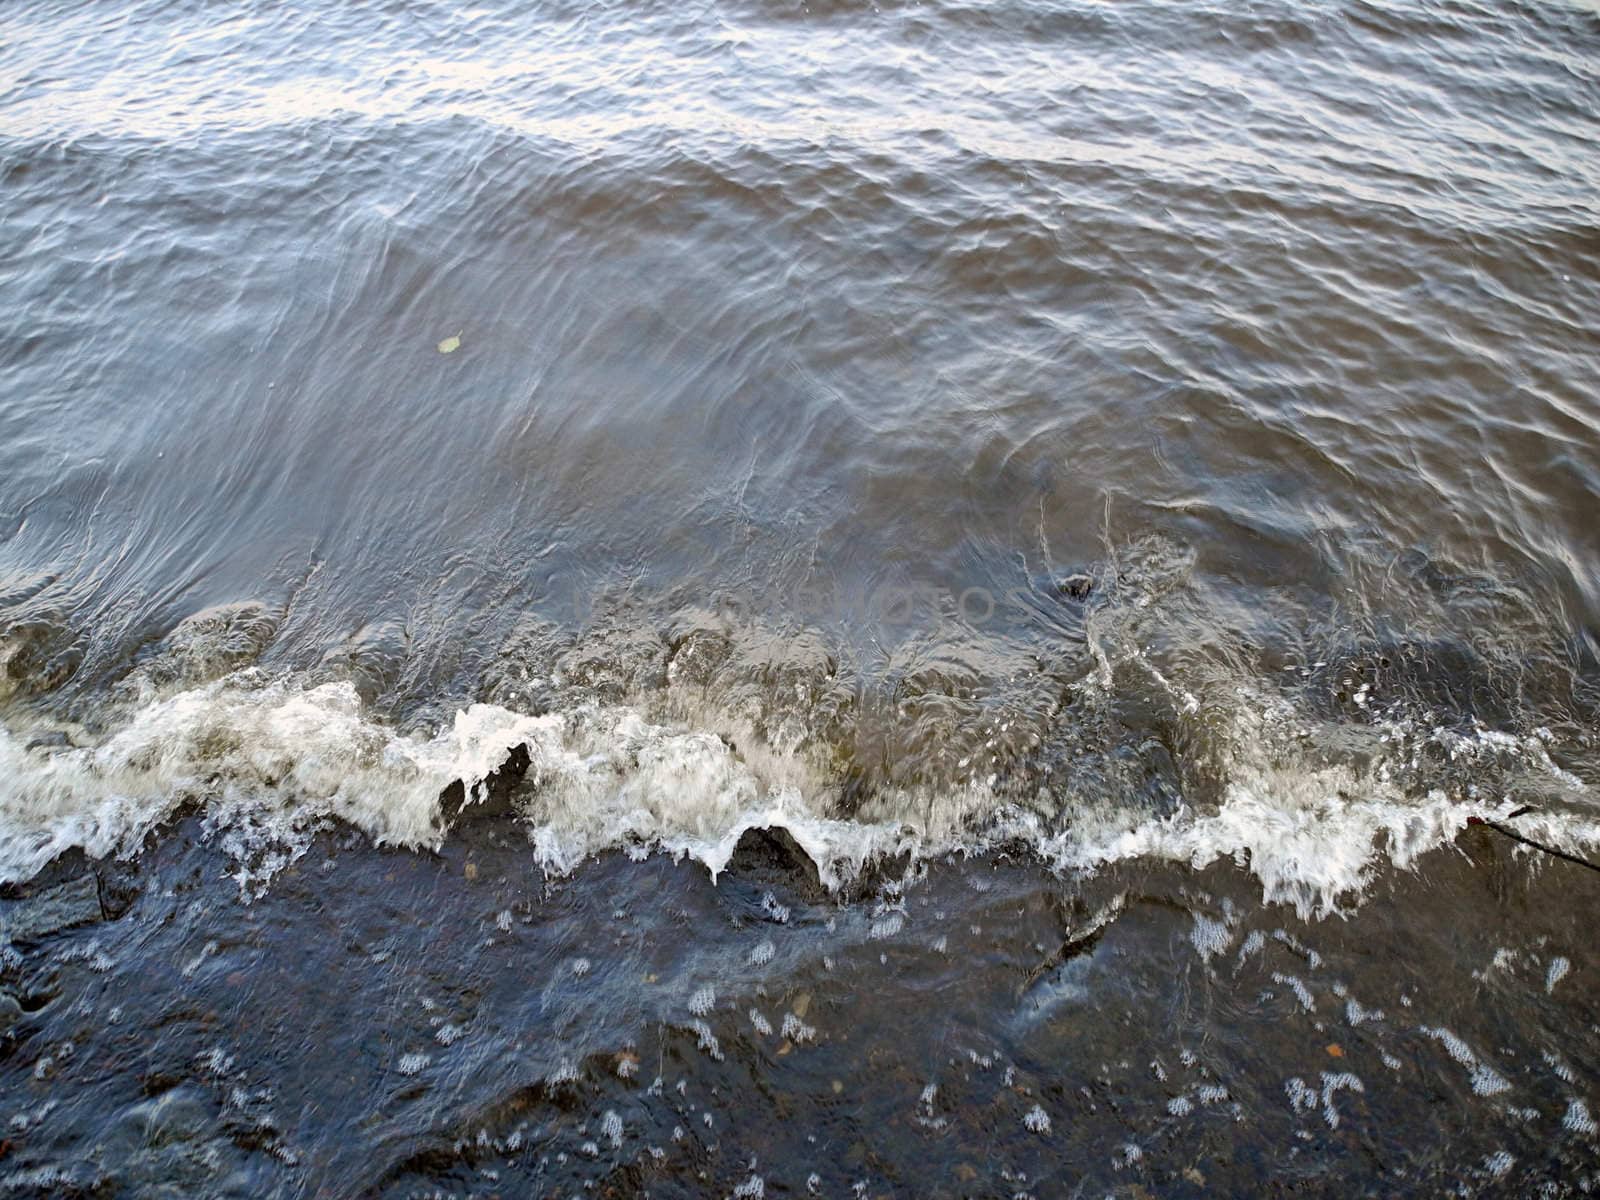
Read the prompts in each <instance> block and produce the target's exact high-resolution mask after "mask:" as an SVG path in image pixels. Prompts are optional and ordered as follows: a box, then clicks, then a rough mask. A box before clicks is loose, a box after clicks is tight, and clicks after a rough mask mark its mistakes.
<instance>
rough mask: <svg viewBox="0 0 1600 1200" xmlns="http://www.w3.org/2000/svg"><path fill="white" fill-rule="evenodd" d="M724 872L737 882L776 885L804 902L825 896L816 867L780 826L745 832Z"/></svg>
mask: <svg viewBox="0 0 1600 1200" xmlns="http://www.w3.org/2000/svg"><path fill="white" fill-rule="evenodd" d="M726 869H727V872H728V873H729V874H730V875H733V876H736V877H737V878H739V879H743V880H748V881H750V882H752V883H764V884H772V885H777V886H779V887H782V888H785V889H787V890H789V891H791V892H794V893H796V894H798V895H800V896H803V897H804V898H805V899H807V900H811V901H820V900H822V899H824V898H826V897H827V895H828V889H827V888H826V887H825V886H824V885H823V882H822V877H821V875H819V874H818V872H817V864H816V863H814V862H812V861H811V856H810V855H809V854H807V853H806V852H805V850H803V849H802V848H801V846H800V843H799V842H797V841H795V839H794V835H793V834H791V833H790V832H789V831H788V830H787V829H784V828H782V827H774V828H771V829H746V830H745V831H744V832H743V833H742V834H740V835H739V841H738V844H737V845H736V846H734V848H733V854H732V856H731V857H730V858H729V859H728V866H727V868H726Z"/></svg>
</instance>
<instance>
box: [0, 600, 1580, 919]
mask: <svg viewBox="0 0 1600 1200" xmlns="http://www.w3.org/2000/svg"><path fill="white" fill-rule="evenodd" d="M1125 579H1126V577H1125ZM1125 579H1124V582H1125ZM1090 585H1093V586H1095V587H1098V588H1099V589H1100V590H1101V591H1102V592H1108V591H1110V590H1111V589H1112V587H1113V585H1114V581H1112V580H1109V579H1107V580H1103V581H1102V582H1101V583H1100V584H1094V581H1090V583H1089V584H1085V585H1084V586H1090ZM1149 596H1150V593H1149V592H1145V593H1142V594H1141V596H1139V597H1135V600H1134V602H1133V603H1131V604H1129V603H1123V602H1119V603H1115V604H1105V605H1104V606H1102V607H1100V608H1099V609H1095V608H1094V606H1093V605H1090V606H1089V609H1088V610H1087V611H1086V612H1085V613H1084V614H1083V617H1084V620H1083V622H1082V626H1081V629H1080V630H1079V634H1080V636H1077V637H1069V638H1063V639H1062V646H1061V648H1060V649H1059V651H1057V652H1055V653H1054V654H1053V655H1048V654H1041V653H1040V652H1039V650H1038V648H1037V645H1028V646H1025V645H1022V644H1018V645H1013V646H1008V645H1007V644H1006V643H1005V641H1004V639H1003V638H997V637H995V636H992V635H991V636H988V637H986V638H984V639H981V640H980V639H977V638H975V637H966V638H963V637H961V636H957V635H955V634H952V632H951V631H950V630H948V629H946V630H943V631H942V632H941V633H939V634H938V635H937V636H935V635H928V636H926V637H923V638H920V639H919V638H917V637H912V638H908V639H907V640H906V641H905V642H904V643H902V645H901V646H900V647H898V648H897V649H896V650H895V651H894V652H893V653H892V654H891V655H890V656H889V659H888V661H886V662H880V663H878V664H877V665H876V667H875V668H874V673H873V674H872V676H871V678H870V680H869V679H867V678H866V677H865V675H864V673H863V672H864V669H863V668H862V667H861V666H860V664H855V665H851V664H849V663H847V662H845V661H843V660H842V658H841V655H840V654H839V653H838V652H837V651H836V650H835V649H830V648H829V647H828V645H827V644H826V643H825V641H824V640H823V639H822V638H821V637H820V635H817V634H815V633H814V632H807V631H794V630H788V631H782V630H774V629H772V628H768V627H765V626H762V625H760V624H759V623H755V622H750V623H746V624H743V625H739V624H735V623H733V622H730V621H728V620H724V619H721V618H718V617H716V616H715V615H714V614H709V613H706V612H703V611H699V610H687V611H683V612H679V613H677V614H675V615H674V616H673V617H672V619H671V620H669V621H668V622H667V623H666V624H665V625H664V626H655V625H651V624H649V623H645V622H639V621H637V620H633V621H632V623H630V622H629V621H624V620H622V619H620V618H619V619H617V620H614V621H613V622H612V623H611V624H610V625H609V626H607V627H603V628H597V629H595V630H591V631H590V632H589V633H587V634H585V635H583V636H576V635H572V634H563V633H561V632H560V631H558V630H556V629H554V627H551V626H547V625H542V624H538V623H532V624H530V625H527V626H525V627H524V628H523V629H522V630H521V631H520V632H519V633H518V634H517V635H516V636H515V637H513V638H512V639H510V640H509V641H508V643H507V645H506V646H505V647H504V648H503V650H502V652H501V654H500V655H499V656H498V657H497V658H496V659H495V661H494V662H493V663H491V664H490V665H489V667H488V668H486V670H485V674H484V678H483V680H482V681H481V684H480V687H479V689H478V691H479V693H480V694H479V696H478V697H477V698H475V699H472V700H467V701H464V702H462V703H460V704H459V705H458V706H455V711H454V712H453V714H450V713H445V714H443V715H434V716H430V715H429V711H430V710H428V709H426V708H424V709H420V710H418V714H413V715H412V716H411V717H410V718H409V719H407V718H405V717H403V716H400V715H397V712H396V711H395V710H394V708H393V706H392V705H391V706H389V707H388V708H387V709H386V707H385V705H384V703H383V702H382V701H381V699H380V697H379V691H380V690H381V689H380V688H379V687H378V686H377V685H374V684H373V681H372V679H371V678H370V677H369V676H363V675H361V674H360V672H356V671H352V670H351V669H350V664H349V661H347V660H343V659H339V658H337V656H335V658H334V659H332V660H330V661H332V662H333V663H334V664H335V666H334V667H331V668H330V667H329V666H328V665H327V664H324V666H323V667H322V668H319V669H318V670H313V671H306V670H290V669H279V670H274V669H271V668H269V667H266V666H264V665H261V664H259V663H255V662H246V663H245V665H240V664H241V661H245V660H250V659H252V658H253V657H256V656H258V655H259V652H260V650H261V649H262V647H263V646H264V645H266V644H267V642H268V641H270V630H271V625H272V622H271V621H270V620H268V619H266V618H263V616H262V615H261V613H260V612H259V611H258V610H257V609H254V608H251V607H249V606H244V607H242V608H240V609H239V610H237V611H233V612H228V613H223V614H221V615H219V614H216V613H210V614H205V615H204V616H203V617H202V618H201V619H198V620H192V621H190V622H186V623H185V624H184V625H182V626H180V627H179V629H178V630H175V631H174V633H173V635H171V636H169V637H168V638H167V639H166V640H165V642H164V643H163V645H162V647H161V649H160V652H159V653H157V654H155V655H153V656H151V657H150V658H149V659H148V660H147V661H145V662H144V663H143V664H141V666H140V667H139V668H138V669H136V670H135V671H134V672H133V673H132V674H131V675H130V676H129V677H128V678H127V679H125V680H123V681H122V682H121V683H120V684H119V685H118V686H117V687H116V688H114V689H112V691H113V694H114V695H115V696H116V697H117V700H116V703H115V704H113V705H112V706H111V707H110V708H109V709H108V710H107V711H106V712H103V713H100V714H99V715H98V719H97V720H96V721H95V722H92V723H72V722H63V721H59V720H57V721H54V722H51V721H50V720H47V719H45V718H44V717H43V716H41V715H40V712H39V711H38V710H30V709H27V708H23V707H19V706H16V705H13V706H12V713H11V717H10V723H9V724H8V725H7V726H6V727H4V728H0V772H3V776H4V778H5V780H6V781H7V782H6V784H5V787H4V790H3V791H0V876H3V877H4V879H6V880H17V879H22V878H26V877H28V876H30V875H32V874H33V873H35V872H37V871H38V870H39V869H40V868H41V867H42V866H43V865H44V864H45V863H47V862H49V861H50V860H51V859H52V858H54V857H55V856H57V855H58V854H60V853H62V852H64V851H66V850H68V849H69V848H72V847H81V848H82V849H83V850H84V851H86V852H87V853H89V854H90V855H93V856H97V857H101V856H107V855H115V854H124V855H125V854H131V853H135V852H137V850H138V849H139V848H140V847H141V846H142V845H143V844H144V842H145V839H147V838H148V837H149V836H151V834H152V833H153V832H154V831H155V830H156V829H157V828H158V827H159V826H160V825H161V824H162V823H163V822H166V821H168V820H170V819H171V818H173V817H174V816H175V815H178V814H179V813H181V812H185V811H194V810H196V809H198V810H200V811H203V813H204V814H205V820H206V822H207V825H208V828H209V829H210V830H211V831H212V833H213V835H214V836H215V837H216V839H217V840H218V842H219V844H220V845H221V846H222V847H223V848H224V849H225V850H226V851H227V852H228V854H230V855H231V856H232V857H233V858H234V859H235V860H236V862H237V868H238V878H239V880H240V884H241V887H242V888H243V889H244V890H245V891H246V893H247V894H249V893H253V892H255V891H257V890H259V889H260V888H262V887H264V886H266V885H267V884H268V883H269V881H270V879H271V877H272V875H273V874H274V873H275V872H276V871H277V870H278V869H280V868H281V867H282V866H283V865H284V864H286V863H287V862H290V861H292V860H293V858H294V857H296V856H297V855H298V854H300V853H303V852H304V850H305V848H306V847H307V846H309V844H310V839H311V836H312V834H313V833H314V832H315V831H316V830H318V829H320V828H323V827H325V826H326V825H327V824H328V823H330V822H342V823H345V824H348V825H350V826H353V827H355V828H357V829H359V830H361V831H363V832H364V833H366V834H367V835H369V836H370V837H371V838H373V839H374V840H376V841H377V842H379V843H382V844H388V845H395V846H402V847H410V848H417V849H425V848H430V847H438V846H439V845H440V844H441V843H442V842H443V841H444V839H446V838H448V837H449V836H451V834H452V831H453V830H455V829H457V828H458V827H459V826H460V825H461V824H462V823H463V822H470V821H472V820H474V819H476V818H477V817H478V816H479V815H480V814H483V813H487V812H489V811H491V809H492V810H494V811H495V812H496V813H497V814H499V815H504V816H508V817H511V818H513V819H515V820H516V821H518V822H520V824H521V825H522V826H523V827H524V828H525V830H526V833H527V836H528V839H529V843H530V853H531V858H532V861H533V862H534V863H535V864H536V865H537V867H538V868H539V869H542V870H543V871H546V872H550V873H556V874H564V873H568V872H571V871H572V870H574V869H576V868H577V867H578V866H579V864H581V863H582V862H583V861H584V860H585V859H586V858H589V857H590V856H593V855H596V854H600V853H603V852H606V851H612V850H622V851H626V852H628V853H631V854H635V855H643V854H648V853H651V852H665V853H669V854H673V855H676V856H688V857H692V858H694V859H696V860H698V861H700V862H702V863H704V864H705V866H706V867H707V868H708V869H709V870H710V871H711V872H712V873H713V874H714V875H715V874H717V873H719V872H721V871H722V870H724V869H726V868H727V866H728V864H729V863H730V861H731V859H732V856H733V854H734V851H735V848H736V847H737V846H738V844H739V841H740V838H741V836H742V835H743V834H744V833H745V832H746V831H748V830H750V829H753V828H757V829H783V830H786V831H787V832H788V833H789V834H790V835H791V836H792V837H793V839H794V841H795V842H796V843H798V845H799V846H800V847H801V848H802V849H803V850H804V851H805V853H806V854H807V855H808V856H809V858H810V859H811V860H812V862H813V863H814V864H815V866H816V869H817V872H818V875H819V877H820V879H821V881H822V882H823V883H824V884H826V885H827V886H828V887H829V888H833V889H837V888H840V887H842V886H845V885H847V884H848V883H850V882H851V881H852V880H853V879H855V878H857V877H858V876H859V875H860V873H861V872H862V870H863V869H864V868H865V867H866V866H867V865H868V864H870V863H872V862H874V861H876V860H879V859H883V858H886V857H890V856H898V855H903V854H906V853H908V852H909V853H910V854H912V855H913V856H915V857H923V856H936V855H946V854H951V853H963V852H976V851H982V850H984V849H986V848H994V847H996V846H1001V845H1006V846H1015V845H1017V844H1021V845H1025V846H1026V847H1028V848H1029V849H1030V850H1031V852H1033V853H1035V854H1036V855H1038V856H1039V857H1040V858H1041V859H1043V860H1045V861H1046V862H1048V863H1050V864H1052V865H1053V866H1055V867H1056V868H1057V869H1059V870H1062V871H1094V870H1098V869H1102V868H1105V867H1107V866H1110V865H1112V864H1116V863H1122V862H1128V861H1132V860H1138V859H1144V858H1153V859H1164V860H1169V861H1175V862H1183V863H1189V864H1192V865H1194V866H1196V867H1200V866H1204V865H1206V864H1208V863H1210V862H1212V861H1214V860H1216V859H1219V858H1233V859H1235V860H1237V861H1239V862H1240V863H1242V864H1247V865H1248V866H1249V868H1250V869H1251V870H1252V871H1253V872H1254V873H1255V875H1256V876H1257V877H1258V879H1259V880H1260V883H1261V886H1262V888H1263V892H1264V894H1265V895H1266V896H1267V898H1269V899H1271V900H1276V901H1282V902H1286V903H1291V904H1294V905H1295V906H1296V907H1297V908H1299V909H1300V910H1301V911H1302V912H1303V913H1309V912H1317V913H1322V914H1326V913H1331V912H1334V911H1338V910H1339V909H1340V908H1341V907H1343V906H1346V905H1348V904H1349V903H1351V902H1354V901H1356V900H1357V899H1358V898H1359V896H1360V894H1361V893H1362V890H1363V889H1364V888H1365V887H1366V885H1367V884H1368V883H1369V881H1370V880H1371V879H1372V877H1373V875H1374V873H1375V872H1377V871H1378V870H1380V869H1381V868H1382V867H1383V866H1385V865H1387V864H1392V865H1394V866H1396V867H1400V868H1406V867H1410V866H1412V865H1413V864H1415V863H1416V862H1417V860H1418V858H1419V857H1420V856H1421V855H1423V854H1424V853H1426V852H1427V851H1429V850H1432V849H1434V848H1436V847H1439V846H1441V845H1444V844H1446V843H1448V842H1450V841H1451V840H1452V839H1453V838H1455V837H1456V836H1457V835H1458V834H1459V833H1460V832H1461V831H1462V829H1463V828H1464V827H1465V826H1466V825H1467V824H1468V822H1469V821H1470V820H1472V819H1473V818H1478V819H1486V820H1496V821H1502V820H1509V819H1513V817H1514V819H1515V820H1516V822H1517V828H1518V829H1519V831H1520V832H1521V833H1523V834H1524V835H1525V836H1528V837H1530V838H1534V839H1537V840H1539V841H1541V842H1543V843H1545V844H1547V845H1553V846H1556V847H1560V848H1563V849H1565V850H1567V851H1569V852H1578V853H1582V852H1585V851H1587V850H1589V849H1590V848H1593V847H1595V846H1597V845H1600V819H1597V814H1596V810H1595V807H1594V805H1593V802H1592V798H1591V792H1590V784H1589V781H1588V779H1586V777H1585V776H1586V775H1587V774H1588V773H1589V772H1588V764H1587V758H1585V757H1584V755H1583V754H1582V753H1580V751H1581V750H1582V747H1577V746H1575V745H1574V744H1573V740H1574V738H1576V739H1577V740H1578V741H1582V735H1581V726H1580V732H1579V733H1578V734H1574V733H1573V732H1572V730H1571V729H1568V728H1564V729H1562V730H1561V731H1560V732H1557V731H1553V730H1552V728H1551V727H1549V726H1548V725H1530V723H1529V721H1528V720H1527V715H1528V714H1527V713H1522V714H1520V716H1519V717H1518V719H1516V720H1511V719H1506V720H1504V721H1502V722H1500V725H1499V727H1495V726H1494V725H1491V724H1489V723H1487V722H1486V721H1485V720H1484V719H1483V715H1482V714H1483V713H1488V712H1491V711H1492V710H1493V708H1494V706H1493V705H1491V704H1489V703H1488V702H1487V701H1485V702H1483V703H1481V704H1479V705H1478V710H1479V711H1475V712H1463V711H1460V710H1457V711H1453V712H1448V713H1445V712H1440V711H1438V710H1436V709H1433V708H1430V707H1428V706H1427V705H1425V704H1424V703H1423V701H1425V700H1430V699H1432V700H1437V699H1438V698H1439V697H1440V696H1443V695H1447V694H1456V695H1466V694H1468V693H1469V692H1470V691H1471V687H1470V686H1469V684H1470V683H1471V680H1470V679H1468V675H1470V672H1467V673H1466V674H1462V673H1461V672H1463V671H1465V668H1463V667H1461V665H1460V664H1459V663H1457V664H1455V665H1454V666H1453V667H1452V668H1451V669H1452V670H1456V671H1457V676H1458V677H1457V678H1455V680H1454V682H1453V683H1451V684H1450V686H1448V687H1442V688H1441V687H1439V686H1435V684H1434V683H1430V682H1429V679H1428V672H1427V670H1425V669H1423V657H1419V654H1420V652H1418V651H1416V650H1415V647H1414V646H1413V647H1411V648H1410V649H1409V650H1408V649H1407V648H1405V647H1400V648H1395V647H1390V651H1391V652H1392V653H1379V652H1377V651H1375V650H1373V648H1372V647H1371V646H1370V645H1366V646H1363V647H1358V648H1357V649H1356V650H1351V651H1348V652H1347V653H1346V655H1345V657H1344V658H1343V660H1342V661H1337V662H1335V661H1329V660H1318V661H1313V662H1306V663H1295V662H1289V663H1287V664H1281V665H1280V667H1279V670H1278V671H1277V672H1276V673H1275V674H1269V673H1267V672H1265V671H1262V670H1260V669H1259V668H1258V669H1256V670H1255V671H1254V672H1253V673H1247V672H1245V671H1243V670H1242V669H1241V668H1240V666H1239V664H1238V662H1237V661H1230V660H1229V658H1228V656H1226V655H1222V656H1219V655H1216V654H1213V655H1211V656H1209V657H1208V658H1207V659H1205V660H1203V661H1202V660H1198V659H1196V658H1195V657H1194V656H1193V655H1190V654H1186V653H1182V652H1177V651H1176V650H1174V649H1173V648H1172V647H1171V646H1169V647H1167V648H1166V649H1165V650H1164V651H1161V652H1159V653H1158V652H1156V651H1153V650H1151V649H1149V647H1150V645H1151V644H1152V641H1151V639H1150V638H1149V637H1148V636H1146V634H1147V633H1148V630H1140V629H1137V628H1135V625H1134V624H1132V623H1130V622H1136V621H1137V620H1141V619H1143V614H1144V613H1145V612H1146V610H1148V609H1149V608H1150V602H1149ZM1169 615H1170V614H1169ZM197 631H198V632H197ZM1407 654H1411V656H1412V659H1413V660H1414V661H1409V662H1408V661H1406V655H1407ZM1425 657H1426V658H1427V662H1429V663H1433V664H1434V665H1435V666H1437V664H1438V662H1439V661H1440V659H1441V658H1442V657H1446V656H1444V655H1442V652H1433V653H1431V654H1430V655H1428V656H1425ZM207 676H212V677H207ZM1479 677H1480V679H1479V682H1480V683H1481V682H1482V678H1486V677H1487V676H1485V675H1484V672H1482V671H1480V672H1479ZM1525 692H1526V688H1521V692H1519V694H1521V693H1525ZM1496 694H1498V693H1496ZM434 711H436V710H434ZM419 714H420V715H419ZM1535 715H1537V714H1535Z"/></svg>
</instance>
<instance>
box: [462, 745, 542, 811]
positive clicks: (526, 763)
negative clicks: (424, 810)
mask: <svg viewBox="0 0 1600 1200" xmlns="http://www.w3.org/2000/svg"><path fill="white" fill-rule="evenodd" d="M532 763H533V759H532V757H531V756H530V755H529V753H528V747H527V746H513V747H512V748H511V750H510V752H509V753H507V755H506V760H505V762H503V763H501V764H500V765H499V766H498V767H497V768H495V770H493V771H491V772H490V773H489V775H488V776H487V777H485V779H484V781H483V783H482V785H481V786H480V788H479V789H478V791H477V794H476V795H473V796H469V795H468V793H467V789H466V785H465V784H463V783H462V782H461V781H460V780H459V779H458V780H456V781H455V782H454V783H452V784H451V785H450V786H449V787H447V788H445V790H444V793H443V794H442V795H441V796H440V797H439V800H440V804H441V806H442V808H443V810H444V816H445V820H447V821H455V820H457V819H459V818H461V817H463V816H466V817H509V816H514V815H515V812H516V810H515V806H514V804H513V803H512V801H513V798H514V797H515V795H516V791H517V786H518V785H519V784H520V783H521V782H522V779H523V776H525V775H526V774H527V773H528V768H529V767H530V766H531V765H532Z"/></svg>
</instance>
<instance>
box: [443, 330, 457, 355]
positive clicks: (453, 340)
mask: <svg viewBox="0 0 1600 1200" xmlns="http://www.w3.org/2000/svg"><path fill="white" fill-rule="evenodd" d="M459 349H461V335H460V334H459V333H453V334H451V335H450V336H449V337H447V338H445V340H444V341H442V342H440V343H439V353H440V354H454V353H455V352H456V351H457V350H459Z"/></svg>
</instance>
